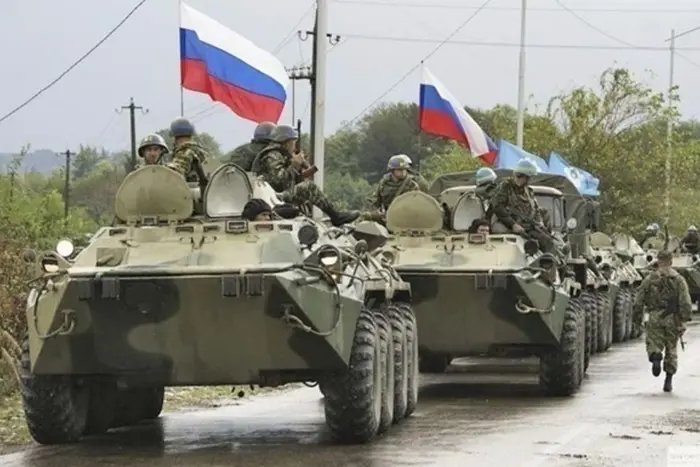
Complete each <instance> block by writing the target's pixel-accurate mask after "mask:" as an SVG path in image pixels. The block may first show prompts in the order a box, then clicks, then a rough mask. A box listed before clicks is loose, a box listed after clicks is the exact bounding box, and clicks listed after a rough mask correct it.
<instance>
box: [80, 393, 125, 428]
mask: <svg viewBox="0 0 700 467" xmlns="http://www.w3.org/2000/svg"><path fill="white" fill-rule="evenodd" d="M89 389H90V403H89V406H88V412H87V422H86V424H85V432H84V434H86V435H101V434H103V433H105V432H107V430H109V428H110V427H111V426H112V423H113V422H114V418H115V413H116V408H117V385H116V383H114V382H111V381H93V382H90V384H89Z"/></svg>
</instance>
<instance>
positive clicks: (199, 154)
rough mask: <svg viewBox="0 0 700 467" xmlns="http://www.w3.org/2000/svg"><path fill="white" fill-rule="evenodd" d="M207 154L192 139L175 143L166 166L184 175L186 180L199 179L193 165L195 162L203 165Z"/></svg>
mask: <svg viewBox="0 0 700 467" xmlns="http://www.w3.org/2000/svg"><path fill="white" fill-rule="evenodd" d="M207 159H209V155H208V154H207V151H206V149H204V148H203V147H202V146H201V145H200V144H198V143H196V142H194V141H187V142H184V143H180V144H176V146H175V149H174V150H173V160H172V161H171V162H168V164H167V166H168V167H170V168H171V169H173V170H175V171H176V172H177V173H179V174H180V175H182V176H183V177H185V180H187V181H188V182H197V181H199V175H198V174H197V170H196V167H195V164H196V163H199V164H200V166H201V165H203V164H204V163H205V162H206V161H207Z"/></svg>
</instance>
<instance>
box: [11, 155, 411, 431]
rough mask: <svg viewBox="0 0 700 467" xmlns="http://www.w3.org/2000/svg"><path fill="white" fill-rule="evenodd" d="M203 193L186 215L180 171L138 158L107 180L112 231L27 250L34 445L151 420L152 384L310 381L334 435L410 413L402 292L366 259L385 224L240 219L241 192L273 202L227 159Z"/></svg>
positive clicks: (26, 361)
mask: <svg viewBox="0 0 700 467" xmlns="http://www.w3.org/2000/svg"><path fill="white" fill-rule="evenodd" d="M195 191H196V190H195ZM195 195H196V193H195ZM202 198H203V202H202V203H199V204H197V205H198V206H202V207H203V212H201V213H196V212H193V209H194V208H193V201H194V200H193V191H192V190H191V189H190V187H189V186H188V185H187V184H186V183H185V181H184V179H183V178H182V177H181V176H179V175H178V174H177V173H176V172H174V171H172V170H170V169H169V168H167V167H163V166H147V167H144V168H141V169H139V170H137V171H135V172H132V173H131V174H129V175H128V176H127V177H126V179H125V180H124V182H123V184H122V185H121V187H120V188H119V191H118V193H117V198H116V217H117V221H116V222H115V225H113V226H111V227H104V228H102V229H100V230H99V231H98V232H97V233H96V234H95V235H94V237H93V238H92V239H91V241H90V242H89V244H88V245H87V247H86V248H84V249H83V250H82V251H80V252H79V253H78V254H77V255H76V256H75V257H74V258H71V250H72V249H73V248H72V246H71V244H70V243H67V242H60V243H59V245H58V246H57V248H56V251H55V252H51V251H49V252H44V253H42V254H39V255H37V254H36V253H33V254H32V252H28V254H27V255H25V256H26V257H27V258H28V261H32V259H31V258H32V256H33V257H34V262H35V264H36V267H37V269H38V270H39V271H40V277H39V279H38V280H37V281H36V286H35V288H34V289H33V290H31V293H30V294H29V297H28V299H27V304H26V308H27V309H26V314H27V322H28V324H29V335H28V339H27V340H26V341H25V343H24V349H23V350H24V355H23V361H22V373H21V388H22V398H23V403H24V408H25V414H26V419H27V423H28V425H29V430H30V433H31V435H32V436H33V437H34V439H35V440H36V441H38V442H39V443H42V444H55V443H64V442H74V441H77V440H79V439H80V438H81V437H82V436H83V435H88V434H96V433H102V432H105V431H106V430H108V429H109V428H111V427H115V426H124V425H129V424H133V423H136V422H138V421H139V420H142V419H148V418H155V417H157V416H158V415H159V413H160V411H161V409H162V404H163V388H164V387H165V386H187V385H235V384H236V385H237V384H258V385H261V386H277V385H280V384H286V383H290V382H318V383H319V387H320V389H321V391H322V392H323V394H324V396H325V398H324V403H325V415H326V421H327V423H328V426H329V428H330V431H331V433H332V434H333V435H334V436H335V437H336V438H337V439H338V440H341V441H345V442H366V441H368V440H370V439H371V438H372V437H373V436H375V435H376V434H377V433H381V432H383V431H385V430H387V429H388V428H389V426H390V425H391V424H392V422H394V423H396V422H398V421H400V420H401V419H403V418H404V417H406V416H408V415H410V414H411V413H412V412H413V410H414V409H415V405H416V401H417V397H418V396H417V394H418V391H417V383H418V347H417V345H418V342H417V329H416V325H415V319H414V316H413V312H412V308H411V305H410V300H411V292H410V286H409V285H408V284H407V283H405V282H403V281H402V280H401V278H400V277H399V276H398V274H397V273H396V272H395V271H394V270H393V269H392V268H391V267H389V266H386V265H383V264H382V263H381V259H380V258H377V257H375V256H374V254H375V253H376V252H377V251H378V250H377V247H379V246H381V244H382V243H383V242H384V241H386V238H387V236H388V233H387V232H386V229H384V228H383V227H382V226H380V225H378V224H375V223H371V222H366V223H360V224H358V225H357V226H355V228H354V232H353V234H354V235H355V237H353V236H352V235H350V234H349V233H348V232H349V231H348V230H343V229H340V228H327V227H325V226H323V225H322V224H320V223H317V222H315V221H313V220H311V219H308V218H305V217H295V218H286V219H275V220H272V221H255V222H251V221H247V220H244V219H242V218H241V213H242V210H243V207H244V205H245V204H246V202H247V201H248V200H250V199H251V198H262V199H265V200H267V201H268V203H270V204H271V205H273V206H274V205H276V204H278V200H277V199H276V195H275V193H274V191H272V190H271V188H270V187H269V186H268V185H267V184H266V183H264V182H261V181H259V180H257V179H255V178H253V177H252V176H251V175H250V174H247V173H245V172H243V171H242V170H241V169H240V168H239V167H238V166H235V165H232V164H229V165H223V166H221V167H219V168H218V169H217V170H216V172H215V173H214V174H212V176H211V178H210V180H209V184H208V186H207V188H206V191H205V193H204V196H203V197H202ZM287 212H288V210H287ZM288 217H289V216H288ZM291 217H294V215H292V216H291ZM66 258H71V259H70V260H68V259H66Z"/></svg>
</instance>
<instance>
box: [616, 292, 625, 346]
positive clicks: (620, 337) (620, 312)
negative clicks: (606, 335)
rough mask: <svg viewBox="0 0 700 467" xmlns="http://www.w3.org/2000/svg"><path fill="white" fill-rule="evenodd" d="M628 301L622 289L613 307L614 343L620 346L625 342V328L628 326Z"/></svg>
mask: <svg viewBox="0 0 700 467" xmlns="http://www.w3.org/2000/svg"><path fill="white" fill-rule="evenodd" d="M626 304H627V301H626V300H625V291H624V289H622V288H620V289H619V290H618V291H617V296H616V297H615V306H614V307H613V342H614V343H616V344H618V343H620V342H624V341H625V327H626V325H627V306H626Z"/></svg>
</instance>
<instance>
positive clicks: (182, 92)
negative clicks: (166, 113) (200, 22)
mask: <svg viewBox="0 0 700 467" xmlns="http://www.w3.org/2000/svg"><path fill="white" fill-rule="evenodd" d="M177 4H178V6H177V18H178V21H177V23H178V24H177V42H178V45H179V46H180V50H182V44H180V41H181V40H182V36H181V35H180V28H181V27H182V0H178V1H177ZM178 61H179V63H180V81H179V82H178V84H179V86H180V116H182V117H184V116H185V90H184V88H183V87H182V58H180V60H178Z"/></svg>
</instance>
